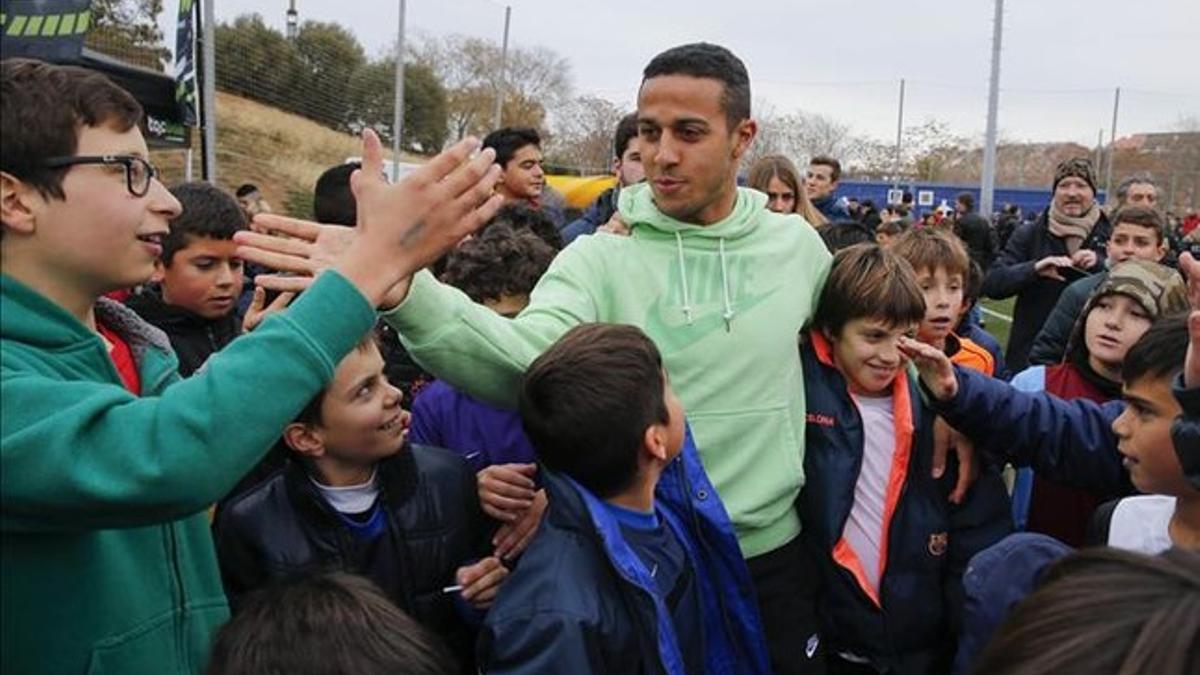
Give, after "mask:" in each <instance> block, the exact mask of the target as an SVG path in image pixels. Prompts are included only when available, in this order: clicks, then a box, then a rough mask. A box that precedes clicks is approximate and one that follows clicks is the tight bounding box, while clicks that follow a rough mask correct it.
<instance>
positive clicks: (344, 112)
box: [295, 21, 367, 128]
mask: <svg viewBox="0 0 1200 675" xmlns="http://www.w3.org/2000/svg"><path fill="white" fill-rule="evenodd" d="M295 48H296V51H297V53H298V54H299V56H300V63H301V65H302V69H301V71H300V73H301V80H300V81H299V82H297V83H296V84H297V85H298V90H297V94H298V95H299V100H300V106H301V112H302V114H303V115H304V116H305V117H308V118H310V119H313V120H316V121H318V122H322V123H324V124H327V125H329V126H331V127H335V128H348V126H349V124H350V122H351V121H352V119H353V118H354V115H353V113H352V111H351V101H350V95H351V87H352V86H353V80H354V76H355V74H356V73H357V72H358V71H359V70H360V69H361V68H363V67H364V66H366V65H367V57H366V55H365V54H364V53H363V48H362V45H360V44H359V43H358V39H357V38H355V37H354V35H353V34H351V33H350V32H349V31H347V30H346V29H345V28H342V27H341V26H339V25H338V24H336V23H324V22H320V21H306V22H304V23H303V24H301V26H300V32H299V33H298V34H297V35H296V43H295Z"/></svg>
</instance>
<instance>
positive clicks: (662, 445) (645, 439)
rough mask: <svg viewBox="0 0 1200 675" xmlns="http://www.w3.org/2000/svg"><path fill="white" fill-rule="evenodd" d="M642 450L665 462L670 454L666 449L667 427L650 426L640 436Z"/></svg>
mask: <svg viewBox="0 0 1200 675" xmlns="http://www.w3.org/2000/svg"><path fill="white" fill-rule="evenodd" d="M642 448H643V449H644V450H645V451H646V453H647V454H649V455H651V456H652V457H654V458H656V459H658V460H660V461H662V462H666V461H667V459H668V457H667V455H668V454H670V450H669V449H668V448H667V425H665V424H651V425H650V426H648V427H646V432H645V433H644V434H642Z"/></svg>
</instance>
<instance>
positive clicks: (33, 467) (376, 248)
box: [0, 59, 500, 675]
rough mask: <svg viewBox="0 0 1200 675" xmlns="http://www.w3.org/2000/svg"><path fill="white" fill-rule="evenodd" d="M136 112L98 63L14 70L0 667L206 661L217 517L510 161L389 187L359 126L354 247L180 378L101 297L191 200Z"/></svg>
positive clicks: (190, 667)
mask: <svg viewBox="0 0 1200 675" xmlns="http://www.w3.org/2000/svg"><path fill="white" fill-rule="evenodd" d="M141 116H142V109H141V107H140V106H139V105H138V103H137V102H136V101H135V100H134V99H133V97H131V96H130V95H129V94H128V93H126V92H125V91H124V90H122V89H120V88H119V87H117V86H116V85H114V84H113V83H112V82H110V81H109V80H108V79H107V78H105V77H104V76H103V75H100V74H97V73H95V72H92V71H88V70H84V69H82V68H74V67H60V66H52V65H47V64H44V63H41V62H38V61H31V60H27V59H6V60H4V61H3V63H2V64H0V135H2V136H3V138H4V144H3V146H2V149H0V222H2V223H3V230H2V232H3V235H2V238H0V269H3V274H0V535H2V537H0V557H2V559H3V565H2V567H0V672H4V673H84V672H88V673H120V674H121V675H141V674H145V675H162V674H167V673H169V674H171V675H179V674H183V673H199V672H202V671H203V669H204V662H205V659H206V657H207V654H208V649H209V643H210V641H211V636H212V633H213V631H214V629H215V628H216V627H217V626H218V625H219V624H220V623H221V622H223V621H224V620H225V618H226V617H227V616H228V609H227V607H226V603H225V596H224V594H223V592H222V590H221V580H220V576H219V572H218V568H217V562H216V557H215V554H214V552H213V543H212V538H211V536H210V534H209V530H208V517H207V516H206V515H205V511H206V509H207V508H208V507H209V505H211V504H212V503H213V502H215V501H216V500H217V499H219V498H220V497H222V496H223V495H224V494H225V493H227V492H228V491H229V489H230V488H232V487H233V485H234V483H236V482H237V481H238V479H239V478H241V477H242V475H243V474H245V473H246V472H247V471H249V470H250V468H251V467H253V466H254V464H255V463H256V462H257V461H258V460H259V459H260V458H261V457H262V455H263V454H265V452H266V451H267V449H268V448H270V447H271V445H272V443H273V442H274V441H275V439H276V438H278V436H279V434H280V433H281V431H282V429H283V428H284V427H285V426H286V425H287V424H288V423H289V422H290V421H291V420H292V419H293V418H294V417H295V416H296V414H297V413H298V412H299V411H300V409H301V408H303V407H304V405H305V404H306V403H307V402H308V400H309V399H311V398H312V397H313V395H315V394H316V393H317V392H318V391H320V390H321V389H322V388H323V387H324V386H325V384H326V383H327V382H328V381H329V380H330V378H331V376H332V373H333V368H334V366H335V365H336V364H337V363H338V362H339V361H340V360H341V359H342V357H343V356H345V355H346V354H347V353H349V352H350V351H351V350H352V349H353V348H354V346H355V345H356V344H358V342H359V341H360V340H361V339H362V336H363V334H365V333H366V332H367V331H368V330H370V328H371V326H372V325H373V324H374V323H375V311H374V308H375V307H376V306H378V305H379V304H380V302H381V301H382V300H383V299H384V297H385V295H386V293H387V291H388V289H389V288H391V287H392V286H393V285H394V284H395V283H396V282H398V281H400V280H401V279H402V278H403V277H405V276H407V275H409V274H411V273H412V272H413V271H414V270H417V269H420V268H421V267H422V266H424V265H426V264H428V263H429V262H431V261H432V260H434V259H435V258H436V257H437V255H438V254H439V253H440V251H443V250H445V248H446V247H447V246H451V245H453V243H454V242H455V241H457V240H459V239H461V238H462V237H463V236H464V235H465V234H466V233H468V232H470V231H472V230H474V229H475V228H476V227H478V226H479V225H480V224H481V223H482V222H483V221H484V220H486V219H487V218H490V217H491V215H492V214H493V213H495V211H496V209H498V208H499V204H500V199H499V198H498V197H494V198H491V199H487V198H486V195H488V194H490V193H491V190H492V187H493V185H494V184H495V181H496V178H497V176H498V174H499V172H498V170H497V169H496V167H494V166H491V165H492V162H493V154H492V153H491V152H490V151H485V152H483V153H481V154H480V155H479V156H478V157H477V158H476V159H475V160H472V161H470V162H466V161H465V160H466V158H467V156H468V154H469V153H470V152H471V150H473V149H474V147H475V145H477V144H476V143H475V142H474V141H473V139H472V140H468V141H464V142H463V143H460V144H458V145H457V146H455V147H454V148H452V149H450V150H448V151H447V152H446V153H444V154H443V155H440V156H439V157H438V158H435V159H434V160H432V161H431V162H430V163H429V164H427V165H426V166H425V167H424V168H422V169H421V170H420V171H418V172H415V173H414V174H412V176H411V177H410V178H406V179H405V180H404V181H403V182H401V183H398V184H397V185H394V186H387V185H386V184H385V182H384V181H383V180H382V178H381V177H380V174H381V172H382V164H383V162H382V157H383V155H382V148H381V147H380V145H379V139H378V138H377V137H376V136H375V135H374V134H372V133H367V134H364V148H363V155H364V161H363V167H364V168H363V172H362V173H363V174H364V175H363V176H361V177H360V178H359V179H358V180H357V181H356V187H357V189H356V193H357V196H358V200H359V213H360V214H364V216H363V218H361V219H360V220H361V221H362V222H361V223H360V228H359V236H358V238H357V240H356V242H355V244H354V245H353V246H351V247H350V248H348V249H346V250H345V251H343V252H342V253H341V254H340V255H339V256H337V259H336V260H335V261H333V263H332V265H331V268H332V269H331V270H330V271H329V272H328V273H326V274H323V275H321V277H320V278H319V279H318V280H317V281H316V282H315V283H314V284H313V285H312V288H311V289H310V290H309V292H308V293H306V294H305V295H304V297H302V298H300V299H299V300H297V301H296V302H295V303H293V305H292V307H291V308H290V309H289V310H288V311H287V312H286V313H284V314H280V315H278V316H274V317H271V318H269V319H267V320H266V321H265V322H264V323H263V324H262V325H261V326H260V327H259V328H258V329H257V330H256V331H255V332H254V333H253V334H252V335H248V336H245V337H241V338H238V339H237V340H235V341H234V343H233V344H231V345H229V347H227V348H226V349H225V350H223V351H222V352H221V353H219V354H217V355H215V356H214V357H213V358H212V359H211V360H210V361H209V362H208V365H207V366H206V368H205V370H204V371H203V372H202V373H200V374H198V375H196V376H194V377H192V378H191V379H189V380H187V381H180V378H179V375H178V373H177V372H176V371H177V368H178V362H177V361H176V358H175V355H174V354H173V353H172V352H171V349H170V343H169V342H168V341H167V338H166V336H165V335H164V334H163V333H162V332H161V331H159V330H158V329H156V328H154V327H152V326H150V325H149V324H147V323H145V322H144V321H142V320H141V319H139V318H138V317H137V315H135V314H134V313H133V312H132V311H131V310H128V309H126V308H125V307H124V306H122V305H120V304H119V303H116V302H113V301H110V300H108V299H106V298H103V297H102V296H103V295H104V294H105V293H108V292H110V291H113V290H117V289H120V288H127V287H129V286H133V285H135V284H139V283H143V282H145V281H147V280H148V279H149V278H150V276H151V274H152V272H153V270H154V263H155V261H156V259H157V258H158V256H159V255H161V253H162V241H163V239H164V237H165V236H166V235H167V232H168V228H167V221H168V220H169V219H171V218H173V217H174V216H177V215H179V213H180V206H179V202H178V201H176V200H175V198H174V197H172V196H171V193H169V192H168V191H167V189H166V188H165V187H163V185H162V183H160V182H159V181H158V179H157V178H156V173H155V170H154V167H153V166H152V165H151V164H150V163H149V161H148V156H149V152H148V150H147V148H146V142H145V139H143V137H142V133H141V131H140V130H139V128H138V122H139V120H140V119H141ZM364 226H366V227H364ZM332 312H337V313H338V315H339V317H340V318H341V320H340V321H335V322H330V321H327V320H326V319H325V317H327V316H328V315H329V314H330V313H332Z"/></svg>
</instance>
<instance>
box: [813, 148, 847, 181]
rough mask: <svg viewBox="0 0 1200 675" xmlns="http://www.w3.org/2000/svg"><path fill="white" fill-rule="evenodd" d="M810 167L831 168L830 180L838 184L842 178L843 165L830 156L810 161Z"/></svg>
mask: <svg viewBox="0 0 1200 675" xmlns="http://www.w3.org/2000/svg"><path fill="white" fill-rule="evenodd" d="M808 165H809V166H814V165H815V166H827V167H829V168H830V172H829V180H830V182H833V183H836V182H838V181H839V180H841V178H842V163H841V162H839V161H837V160H836V159H834V158H833V157H830V156H829V155H817V156H816V157H813V158H812V159H810V160H808Z"/></svg>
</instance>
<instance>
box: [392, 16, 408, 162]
mask: <svg viewBox="0 0 1200 675" xmlns="http://www.w3.org/2000/svg"><path fill="white" fill-rule="evenodd" d="M407 9H408V8H407V2H406V0H400V29H399V31H398V32H397V33H396V101H395V103H396V110H395V111H394V112H393V113H392V182H393V183H395V182H396V181H398V180H400V139H401V137H403V136H404V15H405V14H406V13H407Z"/></svg>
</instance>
